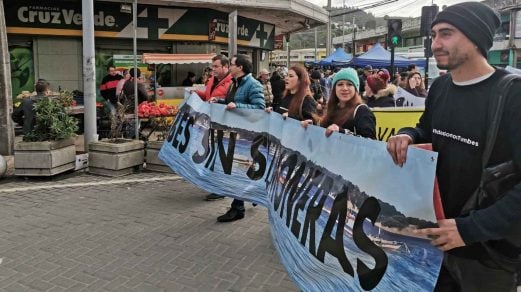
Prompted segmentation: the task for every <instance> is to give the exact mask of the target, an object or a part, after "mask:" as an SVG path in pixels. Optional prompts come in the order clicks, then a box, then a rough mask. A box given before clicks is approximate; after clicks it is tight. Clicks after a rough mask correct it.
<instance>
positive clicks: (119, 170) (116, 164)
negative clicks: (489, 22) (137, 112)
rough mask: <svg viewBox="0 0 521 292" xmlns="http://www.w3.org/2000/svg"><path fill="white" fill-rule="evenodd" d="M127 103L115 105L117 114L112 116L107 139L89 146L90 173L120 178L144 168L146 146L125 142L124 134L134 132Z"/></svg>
mask: <svg viewBox="0 0 521 292" xmlns="http://www.w3.org/2000/svg"><path fill="white" fill-rule="evenodd" d="M131 102H133V101H131V100H130V99H129V100H128V101H127V102H126V103H125V104H121V103H118V106H117V109H116V113H115V114H114V115H112V116H111V129H110V134H109V138H107V139H102V140H100V141H96V142H92V143H89V173H92V174H98V175H105V176H112V177H116V176H123V175H127V174H131V173H134V171H136V170H138V169H140V168H141V167H143V163H144V157H145V150H144V149H145V143H144V142H143V141H140V140H132V139H127V138H124V136H128V135H125V133H126V132H134V130H133V129H132V125H133V120H132V118H131V116H133V115H130V114H127V113H128V112H129V110H128V109H129V108H130V107H131Z"/></svg>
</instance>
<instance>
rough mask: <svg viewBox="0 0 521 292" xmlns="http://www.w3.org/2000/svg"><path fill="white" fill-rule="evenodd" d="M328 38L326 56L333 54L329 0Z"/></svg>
mask: <svg viewBox="0 0 521 292" xmlns="http://www.w3.org/2000/svg"><path fill="white" fill-rule="evenodd" d="M327 11H328V17H327V36H326V56H329V55H330V54H331V0H327Z"/></svg>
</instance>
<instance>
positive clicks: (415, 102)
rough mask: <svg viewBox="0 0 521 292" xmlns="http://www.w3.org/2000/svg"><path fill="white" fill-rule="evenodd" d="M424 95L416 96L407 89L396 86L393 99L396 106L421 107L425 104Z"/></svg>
mask: <svg viewBox="0 0 521 292" xmlns="http://www.w3.org/2000/svg"><path fill="white" fill-rule="evenodd" d="M425 99H426V98H425V97H420V96H416V95H414V94H411V93H409V92H408V91H407V90H405V89H403V88H401V87H399V86H398V88H397V89H396V93H395V94H394V100H395V102H396V106H397V107H409V106H413V107H423V106H425Z"/></svg>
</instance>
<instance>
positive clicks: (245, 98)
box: [230, 73, 266, 109]
mask: <svg viewBox="0 0 521 292" xmlns="http://www.w3.org/2000/svg"><path fill="white" fill-rule="evenodd" d="M235 82H236V81H235V80H234V83H232V84H231V85H230V90H233V89H234V88H233V87H235V86H237V90H236V91H235V95H234V98H233V102H234V103H235V104H236V105H237V108H249V109H264V108H265V107H266V103H265V101H264V88H263V87H262V84H260V82H259V81H257V79H255V78H253V76H252V75H251V73H250V74H248V75H244V76H243V77H242V78H239V84H238V85H237V84H236V83H235Z"/></svg>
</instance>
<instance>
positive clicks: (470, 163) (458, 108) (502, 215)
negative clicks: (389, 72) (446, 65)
mask: <svg viewBox="0 0 521 292" xmlns="http://www.w3.org/2000/svg"><path fill="white" fill-rule="evenodd" d="M505 74H507V72H506V71H505V70H502V69H497V70H496V72H495V73H494V74H493V75H492V76H490V77H489V78H487V79H485V80H483V81H481V82H478V83H476V84H473V85H467V86H458V85H455V84H454V83H453V82H452V79H451V78H450V76H449V75H446V76H442V77H439V78H438V79H436V80H435V81H434V83H433V84H432V86H431V89H430V90H429V95H428V97H427V99H426V104H425V112H424V113H423V115H422V117H421V118H420V122H419V123H418V125H417V127H416V128H405V129H402V130H400V131H399V133H405V134H408V135H410V136H411V137H413V141H414V143H429V142H432V146H433V150H434V151H436V152H438V162H437V169H436V174H437V177H438V182H439V188H440V193H441V199H442V204H443V209H444V211H445V216H446V218H457V219H456V222H457V224H458V230H459V232H460V234H461V236H462V238H463V240H465V241H466V242H467V241H469V242H476V241H483V240H487V238H488V239H490V238H501V235H502V234H505V233H506V232H507V231H508V230H506V229H508V228H510V227H511V226H509V224H511V223H512V221H513V220H520V219H521V218H520V214H521V211H520V210H521V188H519V187H518V189H516V188H515V189H513V190H511V191H510V192H507V194H506V195H505V197H503V199H501V200H499V201H497V202H496V203H495V204H494V205H493V206H491V207H489V208H487V209H485V210H481V211H480V212H474V213H473V214H471V216H469V217H468V218H471V221H468V220H466V219H465V217H460V212H461V209H462V207H463V205H464V204H465V202H466V201H467V200H468V198H469V197H470V196H471V195H472V194H473V192H474V190H475V189H476V188H477V186H478V184H479V181H480V178H481V172H482V166H481V159H482V153H483V150H484V147H485V143H486V132H487V130H488V127H489V125H488V121H489V120H490V119H491V117H489V116H488V112H489V110H488V108H489V105H490V101H491V99H492V98H497V96H498V94H497V92H494V91H493V90H494V88H495V84H496V83H497V82H498V80H499V78H500V77H501V76H503V75H505ZM520 94H521V82H519V81H518V82H516V83H515V84H514V85H513V86H512V88H511V90H510V94H509V95H508V96H507V99H506V103H505V110H504V112H503V116H502V119H501V123H500V126H499V130H498V136H497V140H496V144H495V147H494V150H493V153H492V156H491V159H490V163H489V165H494V164H497V163H500V162H504V161H508V160H511V159H513V160H514V161H515V163H516V165H517V167H518V169H521V126H520V125H521V114H520V113H521V98H520ZM458 217H459V218H458ZM512 218H516V219H512ZM459 220H461V221H459ZM460 222H461V223H460ZM456 250H457V249H456ZM457 252H458V251H454V253H457ZM462 254H463V253H462ZM473 256H479V255H477V254H476V253H474V254H473Z"/></svg>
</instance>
